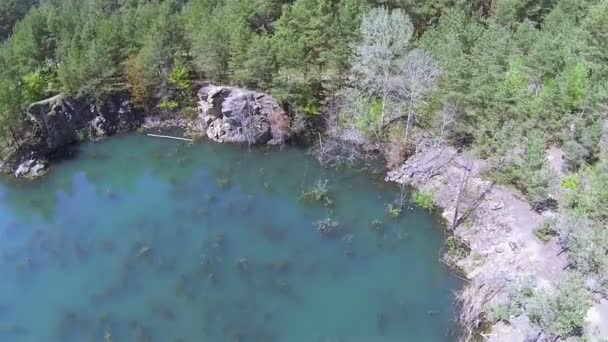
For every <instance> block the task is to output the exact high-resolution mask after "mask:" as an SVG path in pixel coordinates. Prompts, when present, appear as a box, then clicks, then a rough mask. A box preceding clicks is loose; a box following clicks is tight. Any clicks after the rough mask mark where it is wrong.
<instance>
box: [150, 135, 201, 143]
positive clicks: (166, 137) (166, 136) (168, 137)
mask: <svg viewBox="0 0 608 342" xmlns="http://www.w3.org/2000/svg"><path fill="white" fill-rule="evenodd" d="M146 135H147V136H149V137H154V138H165V139H174V140H181V141H189V142H194V140H193V139H188V138H181V137H172V136H169V135H158V134H146Z"/></svg>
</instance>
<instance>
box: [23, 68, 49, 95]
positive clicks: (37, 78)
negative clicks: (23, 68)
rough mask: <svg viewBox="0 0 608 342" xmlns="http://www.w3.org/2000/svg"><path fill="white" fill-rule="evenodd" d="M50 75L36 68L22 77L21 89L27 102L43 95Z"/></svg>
mask: <svg viewBox="0 0 608 342" xmlns="http://www.w3.org/2000/svg"><path fill="white" fill-rule="evenodd" d="M49 81H50V77H49V76H48V75H47V74H46V73H45V72H43V71H41V70H37V71H32V72H30V73H28V74H26V75H25V76H24V77H23V90H24V91H25V99H26V100H27V101H28V102H35V101H38V100H41V99H43V98H44V97H45V93H46V91H47V88H48V86H49Z"/></svg>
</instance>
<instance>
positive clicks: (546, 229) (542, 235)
mask: <svg viewBox="0 0 608 342" xmlns="http://www.w3.org/2000/svg"><path fill="white" fill-rule="evenodd" d="M556 223H557V221H556V220H555V219H547V220H545V222H543V223H542V224H541V225H540V226H539V227H538V228H537V229H536V230H535V231H534V235H536V237H537V238H538V239H539V240H540V241H542V242H545V243H547V242H549V240H551V239H552V238H553V237H554V236H557V230H556V229H555V225H556Z"/></svg>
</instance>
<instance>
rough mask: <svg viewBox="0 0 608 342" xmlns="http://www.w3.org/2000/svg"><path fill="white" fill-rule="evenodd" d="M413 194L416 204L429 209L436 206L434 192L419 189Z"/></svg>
mask: <svg viewBox="0 0 608 342" xmlns="http://www.w3.org/2000/svg"><path fill="white" fill-rule="evenodd" d="M412 196H413V200H414V204H415V205H417V206H419V207H421V208H423V209H426V210H429V211H431V210H433V209H434V208H435V199H434V195H433V193H432V192H429V191H423V190H419V191H416V192H414V194H413V195H412Z"/></svg>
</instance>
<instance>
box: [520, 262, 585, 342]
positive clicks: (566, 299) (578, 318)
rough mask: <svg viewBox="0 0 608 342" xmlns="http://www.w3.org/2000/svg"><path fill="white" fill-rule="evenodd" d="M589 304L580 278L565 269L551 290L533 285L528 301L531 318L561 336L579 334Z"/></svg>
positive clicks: (548, 331)
mask: <svg viewBox="0 0 608 342" xmlns="http://www.w3.org/2000/svg"><path fill="white" fill-rule="evenodd" d="M592 304H593V301H592V296H591V293H590V292H589V290H587V288H585V284H584V280H583V278H582V277H581V276H580V275H579V274H577V273H574V272H568V273H566V274H565V275H563V276H562V278H560V279H559V280H558V281H557V283H556V284H554V287H553V291H552V292H546V291H544V290H540V289H537V290H536V291H535V292H534V295H533V296H532V298H530V302H529V304H528V309H529V316H530V319H531V321H532V322H534V323H536V324H538V325H539V326H540V327H541V328H543V330H544V331H545V332H547V333H548V334H550V335H553V336H560V337H561V338H562V339H565V338H568V337H571V336H581V334H582V332H583V327H584V326H585V317H586V316H587V311H588V310H589V309H590V308H591V305H592Z"/></svg>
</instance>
